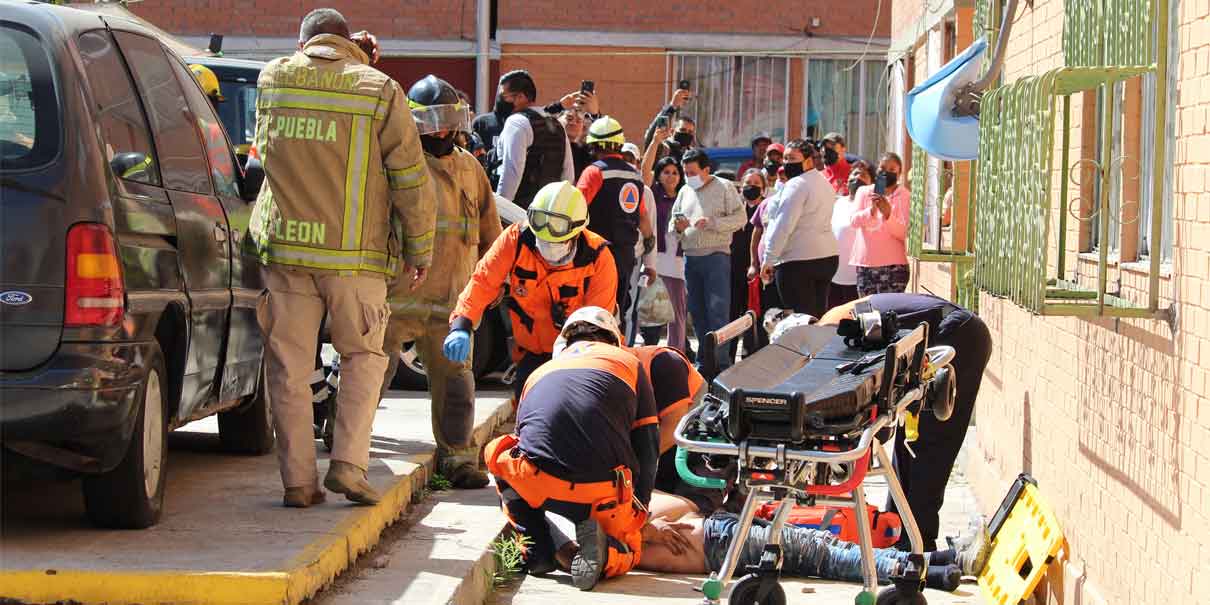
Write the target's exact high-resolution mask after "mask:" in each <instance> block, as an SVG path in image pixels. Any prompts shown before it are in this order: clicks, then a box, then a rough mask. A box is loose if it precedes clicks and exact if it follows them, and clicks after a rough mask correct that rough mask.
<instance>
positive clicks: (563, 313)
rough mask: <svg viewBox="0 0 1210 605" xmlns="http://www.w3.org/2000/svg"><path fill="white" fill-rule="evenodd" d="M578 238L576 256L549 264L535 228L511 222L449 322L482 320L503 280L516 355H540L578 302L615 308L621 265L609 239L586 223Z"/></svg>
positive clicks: (460, 324)
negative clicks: (563, 262)
mask: <svg viewBox="0 0 1210 605" xmlns="http://www.w3.org/2000/svg"><path fill="white" fill-rule="evenodd" d="M575 241H576V252H575V255H574V257H573V258H572V261H571V262H570V263H568V264H567V265H564V266H562V267H551V266H550V264H549V263H547V262H546V260H545V259H543V258H542V255H541V254H540V253H539V252H538V247H537V244H536V240H535V238H534V234H533V232H532V231H530V230H529V229H528V228H526V227H525V225H517V224H514V225H510V226H509V227H508V228H507V229H505V230H504V233H502V234H500V237H498V238H496V241H495V243H493V244H492V247H491V249H490V250H488V251H487V254H486V255H484V256H483V258H482V259H481V260H480V261H479V265H478V266H476V267H475V273H474V274H473V275H472V276H471V281H470V282H469V283H467V284H466V288H465V289H463V290H462V295H461V296H459V297H458V304H457V305H456V306H455V307H454V312H453V313H452V314H451V315H450V327H451V328H455V329H465V330H469V329H471V328H472V326H477V325H479V321H480V319H482V318H483V312H484V310H486V309H487V308H488V307H489V306H491V304H492V303H493V302H494V301H495V300H496V298H497V296H498V295H499V293H500V288H501V287H502V286H503V285H504V284H505V282H507V283H508V286H509V293H510V295H509V298H508V299H507V302H506V304H507V305H508V309H509V317H510V318H511V319H512V326H513V338H514V340H516V344H517V347H516V349H514V350H513V357H514V359H520V358H521V356H522V355H523V354H524V352H526V351H528V352H530V353H535V354H539V355H541V354H549V353H550V352H551V351H553V350H554V345H555V339H556V338H558V337H559V330H560V329H561V328H562V327H563V321H564V320H565V319H566V318H567V316H568V315H571V314H572V312H573V311H575V310H576V309H579V308H580V307H589V306H596V307H602V308H604V309H607V310H609V311H610V312H613V310H614V307H615V306H616V300H615V299H616V297H617V288H618V271H617V268H615V267H614V263H613V254H612V253H610V252H609V248H608V247H607V245H606V244H607V242H606V241H605V240H604V239H603V238H602V237H601V236H599V235H597V234H595V233H593V232H591V231H589V230H587V229H585V230H584V231H581V232H580V235H579V236H577V237H576V240H575Z"/></svg>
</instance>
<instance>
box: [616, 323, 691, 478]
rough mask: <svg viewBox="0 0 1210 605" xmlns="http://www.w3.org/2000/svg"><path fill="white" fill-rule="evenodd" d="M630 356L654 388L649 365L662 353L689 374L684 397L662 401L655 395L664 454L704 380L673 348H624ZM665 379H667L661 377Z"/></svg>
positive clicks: (652, 373) (661, 449)
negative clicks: (682, 365)
mask: <svg viewBox="0 0 1210 605" xmlns="http://www.w3.org/2000/svg"><path fill="white" fill-rule="evenodd" d="M626 350H627V351H629V352H630V353H631V354H633V355H634V356H635V357H637V358H638V360H639V363H641V364H643V369H645V370H647V375H648V376H649V377H651V381H652V386H653V387H654V386H655V380H656V378H655V376H656V373H655V372H653V371H652V368H651V365H652V363H653V362H654V361H655V358H656V357H658V356H659V355H661V354H663V353H672V354H675V355H676V356H677V358H678V359H680V360H681V361H682V362H684V364H685V367H686V369H687V370H688V374H689V381H688V384H687V385H686V393H687V395H686V396H685V397H681V398H678V399H674V400H671V401H663V400H661V399H660V391H659V390H657V391H656V392H655V393H656V395H655V409H656V410H657V411H658V413H659V417H660V453H661V454H662V453H664V452H666V451H668V450H669V449H671V448H672V446H673V445H676V440H675V439H674V438H673V434H674V433H675V431H676V425H677V423H679V422H680V421H681V418H683V417H684V416H685V414H686V413H688V412H689V406H691V405H693V401H694V399H695V396H696V395H697V394H698V392H699V391H701V390H702V388H703V387H704V386H705V385H706V379H705V378H703V377H702V375H701V374H699V373H698V371H697V370H696V369H694V367H693V364H692V363H690V362H689V360H688V359H687V358H686V357H685V354H684V353H681V352H680V351H679V350H677V349H675V348H673V347H666V346H663V345H648V346H642V347H632V348H626ZM662 378H663V379H665V380H666V379H667V377H662Z"/></svg>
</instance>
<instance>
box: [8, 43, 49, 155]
mask: <svg viewBox="0 0 1210 605" xmlns="http://www.w3.org/2000/svg"><path fill="white" fill-rule="evenodd" d="M58 150H59V105H58V100H57V97H56V96H55V82H54V76H53V75H52V72H51V67H50V60H49V59H48V57H47V55H46V51H45V50H44V49H43V48H42V43H41V42H40V41H39V40H38V38H37V37H35V36H34V34H33V33H32V32H31V31H29V30H27V29H25V28H24V27H22V26H20V25H17V24H15V23H9V22H0V170H23V169H27V168H34V167H37V166H40V165H42V164H45V163H46V162H49V161H50V160H51V159H52V158H54V157H55V154H56V153H58Z"/></svg>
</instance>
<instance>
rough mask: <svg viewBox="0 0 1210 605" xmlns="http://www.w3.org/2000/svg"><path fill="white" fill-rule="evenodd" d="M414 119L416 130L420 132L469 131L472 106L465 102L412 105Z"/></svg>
mask: <svg viewBox="0 0 1210 605" xmlns="http://www.w3.org/2000/svg"><path fill="white" fill-rule="evenodd" d="M412 119H414V120H416V130H418V131H419V132H420V134H433V133H434V132H440V131H442V130H448V131H459V130H462V131H468V132H469V131H470V129H471V108H470V106H469V105H466V104H465V103H458V104H456V105H428V106H425V107H412Z"/></svg>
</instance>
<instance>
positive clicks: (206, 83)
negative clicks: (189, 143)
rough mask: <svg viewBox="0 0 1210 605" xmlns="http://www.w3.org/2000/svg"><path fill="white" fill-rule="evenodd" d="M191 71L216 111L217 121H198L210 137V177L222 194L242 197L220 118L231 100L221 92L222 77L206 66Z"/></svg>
mask: <svg viewBox="0 0 1210 605" xmlns="http://www.w3.org/2000/svg"><path fill="white" fill-rule="evenodd" d="M189 71H190V72H191V73H193V78H194V79H195V80H197V83H198V84H199V85H200V86H201V87H202V92H204V93H206V98H207V99H209V100H210V106H211V107H213V108H214V115H215V118H216V119H215V120H212V121H208V120H205V119H203V118H202V117H200V116H199V117H198V119H197V121H198V126H199V127H200V128H201V131H202V134H203V135H205V137H206V153H207V154H208V156H209V158H210V174H211V176H213V177H214V186H215V188H216V189H217V191H218V194H219V195H222V196H226V197H232V198H238V197H239V184H238V183H237V182H236V180H235V164H234V163H232V161H231V155H230V152H229V151H228V148H227V135H226V134H225V133H224V132H223V125H222V123H221V122H219V121H218V119H217V118H218V114H219V109H218V107H219V104H220V103H224V102H226V101H227V99H226V98H225V97H223V93H222V90H220V89H219V84H218V76H216V75H214V70H212V69H210V68H209V67H206V66H205V65H197V64H194V65H190V66H189Z"/></svg>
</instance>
